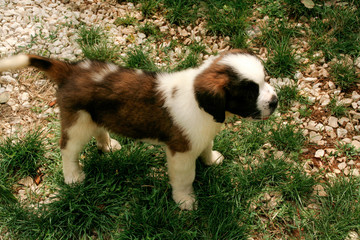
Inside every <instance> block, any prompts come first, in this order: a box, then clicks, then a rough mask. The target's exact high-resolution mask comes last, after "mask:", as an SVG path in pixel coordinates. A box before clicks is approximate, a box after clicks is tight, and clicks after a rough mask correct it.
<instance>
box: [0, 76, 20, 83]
mask: <svg viewBox="0 0 360 240" xmlns="http://www.w3.org/2000/svg"><path fill="white" fill-rule="evenodd" d="M0 83H16V80H15V78H13V77H11V76H8V75H5V76H1V77H0Z"/></svg>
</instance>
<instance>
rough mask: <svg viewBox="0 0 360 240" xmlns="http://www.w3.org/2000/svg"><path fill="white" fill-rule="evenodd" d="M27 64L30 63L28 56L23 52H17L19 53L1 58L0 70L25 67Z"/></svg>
mask: <svg viewBox="0 0 360 240" xmlns="http://www.w3.org/2000/svg"><path fill="white" fill-rule="evenodd" d="M29 65H30V60H29V57H28V56H27V55H24V54H19V55H15V56H11V57H8V58H4V59H1V60H0V72H3V71H6V70H15V69H19V68H23V67H27V66H29Z"/></svg>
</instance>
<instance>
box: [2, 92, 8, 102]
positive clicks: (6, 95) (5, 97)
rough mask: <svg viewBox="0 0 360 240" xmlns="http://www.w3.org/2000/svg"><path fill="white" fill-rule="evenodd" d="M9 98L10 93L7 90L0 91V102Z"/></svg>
mask: <svg viewBox="0 0 360 240" xmlns="http://www.w3.org/2000/svg"><path fill="white" fill-rule="evenodd" d="M9 99H10V93H9V92H2V93H0V103H7V101H9Z"/></svg>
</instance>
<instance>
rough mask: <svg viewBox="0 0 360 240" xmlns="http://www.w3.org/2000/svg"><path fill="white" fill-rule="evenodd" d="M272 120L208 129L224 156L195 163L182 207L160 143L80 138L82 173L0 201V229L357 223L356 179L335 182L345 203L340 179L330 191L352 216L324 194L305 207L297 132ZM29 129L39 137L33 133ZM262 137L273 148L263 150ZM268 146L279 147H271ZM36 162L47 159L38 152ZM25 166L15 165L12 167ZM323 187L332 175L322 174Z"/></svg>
mask: <svg viewBox="0 0 360 240" xmlns="http://www.w3.org/2000/svg"><path fill="white" fill-rule="evenodd" d="M277 120H278V119H277V118H272V119H270V120H268V121H256V122H253V121H239V120H237V119H234V120H233V121H232V122H229V123H228V124H230V125H232V126H233V127H231V126H229V127H228V128H226V129H225V130H223V131H222V132H221V133H220V134H219V136H217V137H216V139H215V147H214V148H215V149H217V150H219V151H221V152H222V153H223V154H224V156H225V161H224V163H223V164H221V165H219V166H211V167H207V166H204V165H203V164H202V163H201V162H198V163H197V173H196V181H195V182H194V188H195V192H196V197H197V199H198V201H199V205H198V210H195V211H180V210H179V208H178V207H177V205H176V204H175V203H174V202H173V200H172V198H171V187H170V185H169V184H168V177H167V173H166V164H165V161H166V160H165V154H164V152H163V151H162V150H161V148H159V147H152V146H151V145H148V144H142V143H136V142H134V141H132V140H131V139H126V138H119V139H118V140H119V141H120V143H121V144H122V146H123V148H122V149H121V150H120V151H117V152H114V153H99V152H98V150H97V148H96V144H95V142H93V141H92V142H91V143H90V144H89V145H88V146H87V147H86V149H85V150H84V152H83V153H82V154H81V155H82V159H83V160H82V161H83V163H84V171H85V173H86V179H85V181H84V182H83V183H81V184H75V185H72V186H68V185H65V184H64V183H63V178H62V177H60V178H58V177H48V178H46V179H47V180H46V181H45V182H44V184H46V185H50V186H53V188H54V189H56V191H55V195H54V196H52V197H51V201H50V202H49V203H47V204H43V203H41V204H38V203H37V201H38V198H34V197H30V198H29V199H28V200H27V201H26V202H15V201H14V198H13V197H12V195H10V197H8V198H7V201H4V200H2V201H0V225H1V226H2V227H0V232H2V233H7V234H8V235H7V236H9V237H10V236H11V238H16V239H79V238H81V239H90V238H95V239H109V238H110V239H246V238H247V237H248V236H249V235H257V236H263V237H265V238H266V237H269V238H275V237H279V236H283V237H284V236H292V232H293V231H294V230H299V231H304V232H303V234H305V235H306V234H308V235H310V234H311V233H313V232H315V233H316V236H317V238H319V239H321V238H326V236H327V234H328V233H327V232H323V229H324V228H326V227H328V226H327V225H326V224H327V223H324V222H323V221H324V220H325V219H327V217H326V214H330V213H331V214H334V211H335V213H336V215H335V216H333V215H330V218H331V219H332V220H331V221H332V223H331V224H332V225H334V226H336V229H339V231H340V232H339V233H337V231H335V230H327V231H328V232H329V231H331V232H332V234H338V235H339V236H340V235H341V236H342V234H345V233H346V231H348V230H350V229H354V230H355V231H356V229H357V228H358V226H357V225H356V221H357V220H358V214H359V212H358V211H359V209H358V207H357V205H355V204H352V203H350V201H358V200H356V197H359V195H357V194H359V188H358V186H359V185H356V184H355V183H354V181H350V182H346V181H344V182H343V183H342V184H343V186H342V187H343V189H350V190H351V194H350V193H349V194H348V193H345V194H346V203H342V201H340V200H341V199H345V197H342V198H341V196H340V195H339V194H341V193H340V188H339V189H338V190H336V191H335V190H334V193H332V194H333V195H331V196H334V197H336V198H341V199H338V200H337V202H338V204H339V209H340V207H341V206H344V204H345V205H348V206H349V207H350V208H351V209H352V210H354V212H352V211H350V210H345V209H343V210H341V212H342V213H344V214H345V212H346V216H347V219H348V220H347V223H352V225H350V226H345V225H344V223H343V221H342V218H341V217H340V216H341V215H340V214H337V209H333V207H334V206H333V205H332V204H330V203H329V202H328V200H327V198H316V199H315V200H316V201H318V204H319V206H320V209H319V211H320V212H321V214H322V215H321V218H319V217H317V215H316V214H315V213H314V212H312V211H310V210H307V209H306V208H304V207H305V206H307V204H308V203H309V202H311V201H314V199H313V198H314V197H313V196H312V191H313V186H314V185H316V184H319V183H318V182H317V180H316V178H314V177H312V176H308V175H306V174H305V172H304V171H303V170H302V168H300V167H299V166H298V165H297V164H294V163H293V162H292V161H295V162H297V161H299V160H298V155H296V154H293V153H294V152H299V151H300V149H301V148H302V146H303V142H304V138H303V137H302V135H301V136H300V132H299V131H298V130H297V129H296V128H295V126H293V125H281V124H280V125H279V124H278V123H277ZM30 135H31V136H33V138H35V139H36V140H37V141H40V142H41V139H42V138H41V137H40V135H34V134H30ZM34 136H35V137H34ZM31 142H32V141H30V142H28V143H29V144H30V145H34V144H31ZM268 143H270V144H271V146H272V148H271V149H270V150H269V151H267V152H266V154H265V155H263V156H262V155H261V154H260V152H261V151H262V150H263V149H264V147H263V146H264V145H265V144H268ZM4 146H7V145H6V143H2V145H1V148H4ZM36 146H38V145H36ZM38 147H39V146H38ZM5 148H9V147H5ZM36 149H37V148H36ZM32 151H34V150H32ZM276 151H284V152H285V155H282V156H280V157H279V156H278V157H276V156H277V155H276V154H275V153H276ZM35 152H36V151H35ZM42 153H43V152H42ZM15 155H17V154H15ZM41 156H42V155H40V157H41ZM58 157H59V156H58ZM285 158H290V159H291V161H289V160H285ZM39 164H40V166H41V167H42V168H45V169H46V168H48V165H47V164H46V163H44V162H43V161H41V162H40V163H39ZM23 166H26V165H24V164H22V165H20V166H17V168H18V170H17V171H15V172H14V173H13V175H14V177H16V176H18V174H20V173H21V172H22V167H23ZM60 171H61V166H58V172H60ZM325 187H326V189H327V188H329V189H331V188H332V185H331V184H330V183H328V185H327V184H326V183H325ZM0 190H1V189H0ZM350 190H349V191H350ZM327 192H328V193H330V190H327ZM7 193H9V189H8V192H7ZM33 194H35V193H31V192H30V195H33ZM266 195H268V196H270V198H271V199H265V197H264V196H266ZM8 196H9V195H8ZM43 198H44V199H46V198H49V197H48V196H46V195H44V196H43ZM32 204H35V206H37V207H36V208H34V207H31V206H32ZM306 222H308V223H312V224H311V225H305V223H306ZM315 226H316V227H315ZM314 228H315V229H314ZM301 229H302V230H301ZM304 229H306V231H305V230H304ZM5 239H7V238H5Z"/></svg>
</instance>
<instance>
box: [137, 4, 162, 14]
mask: <svg viewBox="0 0 360 240" xmlns="http://www.w3.org/2000/svg"><path fill="white" fill-rule="evenodd" d="M140 3H141V7H140V11H141V12H142V15H143V16H144V17H145V18H149V17H151V16H153V15H154V14H155V13H156V12H157V11H159V10H160V8H161V0H151V1H148V0H141V1H140Z"/></svg>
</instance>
